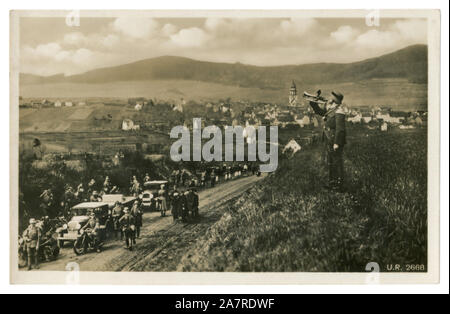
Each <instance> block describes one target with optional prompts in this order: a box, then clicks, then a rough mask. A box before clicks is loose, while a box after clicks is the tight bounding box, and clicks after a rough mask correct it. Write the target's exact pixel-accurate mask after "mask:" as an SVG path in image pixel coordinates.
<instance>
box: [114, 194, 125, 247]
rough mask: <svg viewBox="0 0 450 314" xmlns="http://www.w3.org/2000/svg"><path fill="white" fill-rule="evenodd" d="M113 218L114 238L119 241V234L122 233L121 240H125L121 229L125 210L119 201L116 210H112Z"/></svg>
mask: <svg viewBox="0 0 450 314" xmlns="http://www.w3.org/2000/svg"><path fill="white" fill-rule="evenodd" d="M111 216H112V219H113V228H114V237H115V238H116V239H117V238H118V233H120V240H122V239H123V233H122V230H121V228H120V224H119V220H120V218H122V216H123V209H122V205H121V204H120V202H119V201H117V202H116V203H115V206H114V208H113V210H112V213H111Z"/></svg>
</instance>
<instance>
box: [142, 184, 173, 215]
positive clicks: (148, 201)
mask: <svg viewBox="0 0 450 314" xmlns="http://www.w3.org/2000/svg"><path fill="white" fill-rule="evenodd" d="M161 185H165V186H166V189H168V188H169V187H168V181H166V180H158V181H148V182H145V183H144V192H142V195H141V199H142V206H143V208H144V210H146V211H154V210H157V209H158V208H157V201H156V199H157V197H158V191H159V190H160V189H161Z"/></svg>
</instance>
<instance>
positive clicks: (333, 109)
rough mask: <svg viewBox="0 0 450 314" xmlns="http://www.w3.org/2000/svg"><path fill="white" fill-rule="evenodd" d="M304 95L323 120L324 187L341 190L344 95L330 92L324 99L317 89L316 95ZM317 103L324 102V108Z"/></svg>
mask: <svg viewBox="0 0 450 314" xmlns="http://www.w3.org/2000/svg"><path fill="white" fill-rule="evenodd" d="M304 97H305V98H307V99H308V100H309V104H310V106H311V107H312V109H313V110H314V112H315V113H316V114H318V115H320V116H322V117H323V120H324V129H323V136H322V139H323V140H324V141H325V143H326V151H327V165H328V174H329V182H328V185H327V186H325V188H327V189H331V190H337V191H342V190H343V184H344V182H343V181H344V160H343V153H344V146H345V144H346V131H345V111H344V109H343V108H342V100H343V99H344V95H342V94H341V93H339V92H331V99H330V100H326V99H324V98H323V97H321V96H320V91H318V92H317V95H316V96H311V95H309V94H307V93H305V94H304ZM319 104H324V108H321V107H320V106H319Z"/></svg>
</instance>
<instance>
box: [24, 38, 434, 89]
mask: <svg viewBox="0 0 450 314" xmlns="http://www.w3.org/2000/svg"><path fill="white" fill-rule="evenodd" d="M373 78H404V79H408V80H410V81H420V82H426V78H427V46H425V45H415V46H410V47H407V48H404V49H402V50H399V51H396V52H394V53H391V54H387V55H383V56H381V57H377V58H372V59H367V60H364V61H360V62H355V63H347V64H336V63H318V64H305V65H288V66H272V67H258V66H251V65H245V64H241V63H235V64H230V63H213V62H204V61H197V60H192V59H187V58H182V57H173V56H164V57H158V58H152V59H146V60H142V61H138V62H134V63H130V64H124V65H120V66H115V67H109V68H102V69H96V70H92V71H89V72H86V73H82V74H78V75H72V76H66V77H65V76H63V75H54V76H50V77H39V76H34V75H29V74H22V75H21V83H22V84H42V83H83V84H102V83H108V82H118V81H151V80H193V81H201V82H212V83H219V84H224V85H232V86H239V87H255V88H262V89H265V88H267V89H279V88H283V87H285V86H286V84H290V82H291V80H292V79H294V80H295V81H296V82H298V83H300V84H317V83H331V82H333V83H342V82H355V81H360V80H367V79H373Z"/></svg>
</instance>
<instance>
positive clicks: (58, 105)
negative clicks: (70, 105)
mask: <svg viewBox="0 0 450 314" xmlns="http://www.w3.org/2000/svg"><path fill="white" fill-rule="evenodd" d="M61 106H62V104H61V102H60V101H59V100H57V101H55V107H57V108H60V107H61Z"/></svg>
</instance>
